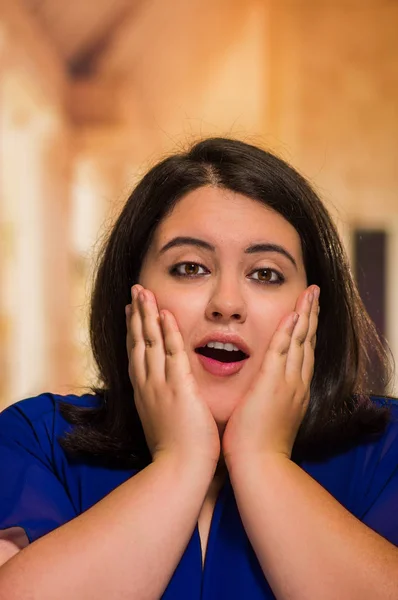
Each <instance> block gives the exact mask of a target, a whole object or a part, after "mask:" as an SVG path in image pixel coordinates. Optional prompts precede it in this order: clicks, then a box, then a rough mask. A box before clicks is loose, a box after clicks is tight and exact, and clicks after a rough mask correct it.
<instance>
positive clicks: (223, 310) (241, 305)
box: [206, 278, 247, 323]
mask: <svg viewBox="0 0 398 600" xmlns="http://www.w3.org/2000/svg"><path fill="white" fill-rule="evenodd" d="M246 315H247V308H246V302H245V299H244V296H243V293H242V289H241V287H240V285H239V282H238V281H237V280H236V279H233V278H229V279H228V280H227V279H226V278H223V279H222V280H221V279H220V280H219V281H218V282H217V283H216V285H215V287H214V289H213V290H212V294H211V297H210V299H209V302H208V304H207V307H206V317H207V318H208V319H209V320H211V321H218V322H220V323H228V322H229V321H231V320H233V321H236V322H238V323H244V321H245V320H246Z"/></svg>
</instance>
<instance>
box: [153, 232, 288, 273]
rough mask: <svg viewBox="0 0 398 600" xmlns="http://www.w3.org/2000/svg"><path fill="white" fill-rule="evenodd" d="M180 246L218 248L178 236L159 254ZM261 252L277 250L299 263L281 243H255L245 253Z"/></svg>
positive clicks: (212, 250)
mask: <svg viewBox="0 0 398 600" xmlns="http://www.w3.org/2000/svg"><path fill="white" fill-rule="evenodd" d="M180 246H195V247H196V248H202V249H203V250H209V251H210V252H215V250H216V249H215V246H213V245H212V244H209V242H205V241H204V240H201V239H199V238H194V237H186V236H178V237H175V238H173V239H171V240H170V241H169V242H167V244H165V245H164V246H163V247H162V248H161V249H160V251H159V254H164V253H165V252H166V251H167V250H170V248H178V247H180ZM260 252H277V253H278V254H282V255H283V256H285V257H286V258H287V259H288V260H290V262H291V263H292V264H293V266H294V267H295V268H296V269H297V263H296V261H295V260H294V258H293V256H292V255H291V254H290V252H288V251H287V250H286V249H285V248H284V247H283V246H279V244H253V245H252V246H248V247H247V248H246V249H245V254H258V253H260Z"/></svg>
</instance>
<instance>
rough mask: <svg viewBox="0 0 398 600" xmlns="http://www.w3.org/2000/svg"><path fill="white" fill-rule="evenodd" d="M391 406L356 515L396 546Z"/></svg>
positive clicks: (396, 434) (397, 474) (395, 441)
mask: <svg viewBox="0 0 398 600" xmlns="http://www.w3.org/2000/svg"><path fill="white" fill-rule="evenodd" d="M393 408H394V411H393V416H392V421H391V425H390V427H389V428H388V429H387V431H386V434H385V436H384V437H383V443H382V444H380V446H379V448H378V452H377V454H376V453H375V454H376V457H375V461H374V462H375V465H374V468H372V469H371V477H370V478H369V480H367V485H366V489H364V490H363V499H364V510H363V511H362V515H361V516H360V519H361V521H362V522H363V523H365V524H366V525H367V526H368V527H370V528H371V529H373V530H374V531H376V532H377V533H378V534H380V535H381V536H383V537H384V538H385V539H386V540H388V541H389V542H391V543H392V544H394V545H395V546H398V403H395V406H394V407H393Z"/></svg>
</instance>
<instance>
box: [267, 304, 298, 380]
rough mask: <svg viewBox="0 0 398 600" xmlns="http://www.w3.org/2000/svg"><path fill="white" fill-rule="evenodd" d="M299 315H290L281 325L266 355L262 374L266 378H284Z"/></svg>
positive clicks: (294, 313)
mask: <svg viewBox="0 0 398 600" xmlns="http://www.w3.org/2000/svg"><path fill="white" fill-rule="evenodd" d="M298 317H299V315H298V314H297V313H296V312H293V313H290V314H289V315H287V316H286V317H284V318H283V319H282V321H281V322H280V323H279V325H278V327H277V329H276V331H275V333H274V335H273V336H272V339H271V342H270V345H269V347H268V350H267V352H266V354H265V359H264V363H263V366H262V372H263V373H264V376H265V378H267V377H270V376H273V377H284V376H285V371H286V361H287V356H288V352H289V348H290V346H291V341H292V335H293V331H294V328H295V326H296V323H297V320H298Z"/></svg>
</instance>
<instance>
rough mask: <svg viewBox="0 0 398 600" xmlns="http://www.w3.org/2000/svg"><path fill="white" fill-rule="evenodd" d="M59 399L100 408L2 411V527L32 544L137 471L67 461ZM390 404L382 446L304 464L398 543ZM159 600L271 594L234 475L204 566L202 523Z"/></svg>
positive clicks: (397, 460)
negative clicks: (237, 498) (23, 534)
mask: <svg viewBox="0 0 398 600" xmlns="http://www.w3.org/2000/svg"><path fill="white" fill-rule="evenodd" d="M59 400H66V401H68V402H71V403H73V404H76V405H78V406H95V405H96V403H97V399H96V397H95V396H92V395H84V396H80V397H79V396H67V397H65V396H64V397H61V396H56V395H52V394H42V395H40V396H38V397H36V398H30V399H27V400H23V401H21V402H18V403H16V404H14V405H12V406H10V407H8V408H7V409H6V410H4V411H3V412H2V413H1V414H0V530H1V529H7V528H9V527H22V528H23V529H24V530H25V532H26V534H27V537H28V539H29V541H30V542H32V541H34V540H36V539H38V538H39V537H41V536H43V535H45V534H47V533H48V532H49V531H51V530H53V529H55V528H56V527H59V526H60V525H63V524H64V523H66V522H67V521H69V520H71V519H73V518H74V517H76V516H78V515H79V514H80V513H82V512H84V511H85V510H87V509H88V508H90V507H91V506H93V504H95V503H96V502H98V501H99V500H101V499H102V498H103V497H104V496H105V495H106V494H108V493H109V492H111V491H112V490H114V489H115V488H116V487H117V486H118V485H120V484H121V483H123V482H124V481H126V480H127V479H128V478H130V477H131V476H133V475H134V474H135V473H136V472H137V471H136V470H133V469H112V468H105V467H103V468H102V467H99V466H98V464H95V465H94V463H93V464H90V462H89V461H86V462H84V461H81V460H77V459H69V458H68V457H67V456H66V454H65V453H64V451H63V450H62V448H61V447H60V445H59V443H58V442H57V437H58V436H62V435H63V434H64V433H65V432H66V431H67V430H68V431H69V430H70V429H71V427H72V425H70V424H69V423H67V422H66V421H65V420H64V419H63V418H62V417H61V415H60V413H59V408H58V403H59ZM374 401H375V402H378V403H383V402H385V401H384V400H382V399H374ZM389 403H391V405H392V419H391V422H390V423H389V425H388V428H387V429H386V431H385V432H384V433H383V434H382V436H381V437H379V438H378V440H377V441H373V442H372V443H366V444H361V445H358V446H356V447H355V448H354V449H351V450H349V451H347V452H344V453H341V454H339V455H336V456H334V457H333V458H330V459H328V460H325V461H324V462H322V463H310V462H302V463H301V464H300V466H301V468H303V469H304V470H305V471H306V472H307V473H309V474H310V475H311V476H312V477H313V478H314V479H315V480H316V481H318V482H319V483H320V484H321V485H322V486H323V487H324V488H326V489H327V490H328V491H329V492H330V493H331V494H332V495H333V496H334V497H335V498H336V499H337V500H338V501H339V502H340V503H341V504H342V505H343V506H345V507H346V508H347V509H348V510H349V511H350V512H351V513H353V514H354V515H355V516H356V517H357V518H358V519H359V520H360V521H362V522H363V523H365V524H366V525H368V526H369V527H371V528H372V529H374V530H375V531H377V532H378V533H379V534H380V535H382V536H383V537H384V538H386V539H387V540H389V541H390V542H392V543H393V544H395V545H397V546H398V401H396V400H392V401H389ZM162 598H163V600H186V599H187V598H189V599H190V600H200V599H202V600H220V599H221V600H222V599H225V600H227V599H228V600H235V599H236V600H238V599H239V600H241V599H242V598H250V600H271V599H272V598H275V596H274V595H273V593H272V591H271V589H270V587H269V585H268V583H267V581H266V579H265V577H264V575H263V572H262V570H261V567H260V564H259V562H258V560H257V557H256V555H255V553H254V551H253V548H252V546H251V544H250V542H249V539H248V537H247V535H246V533H245V530H244V527H243V525H242V522H241V519H240V516H239V512H238V509H237V506H236V503H235V498H234V493H233V488H232V486H231V484H230V481H229V479H228V478H227V480H226V482H225V484H224V486H223V488H222V490H221V492H220V494H219V497H218V499H217V502H216V506H215V509H214V514H213V518H212V522H211V527H210V533H209V538H208V544H207V553H206V560H205V565H204V569H203V570H202V555H201V546H200V537H199V530H198V527H197V526H196V527H195V529H194V531H193V534H192V537H191V539H190V541H189V543H188V546H187V548H186V550H185V552H184V554H183V557H182V559H181V561H180V563H179V564H178V566H177V568H176V570H175V572H174V574H173V577H172V579H171V580H170V582H169V585H168V587H167V589H166V591H165V593H164V595H163V596H162Z"/></svg>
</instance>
